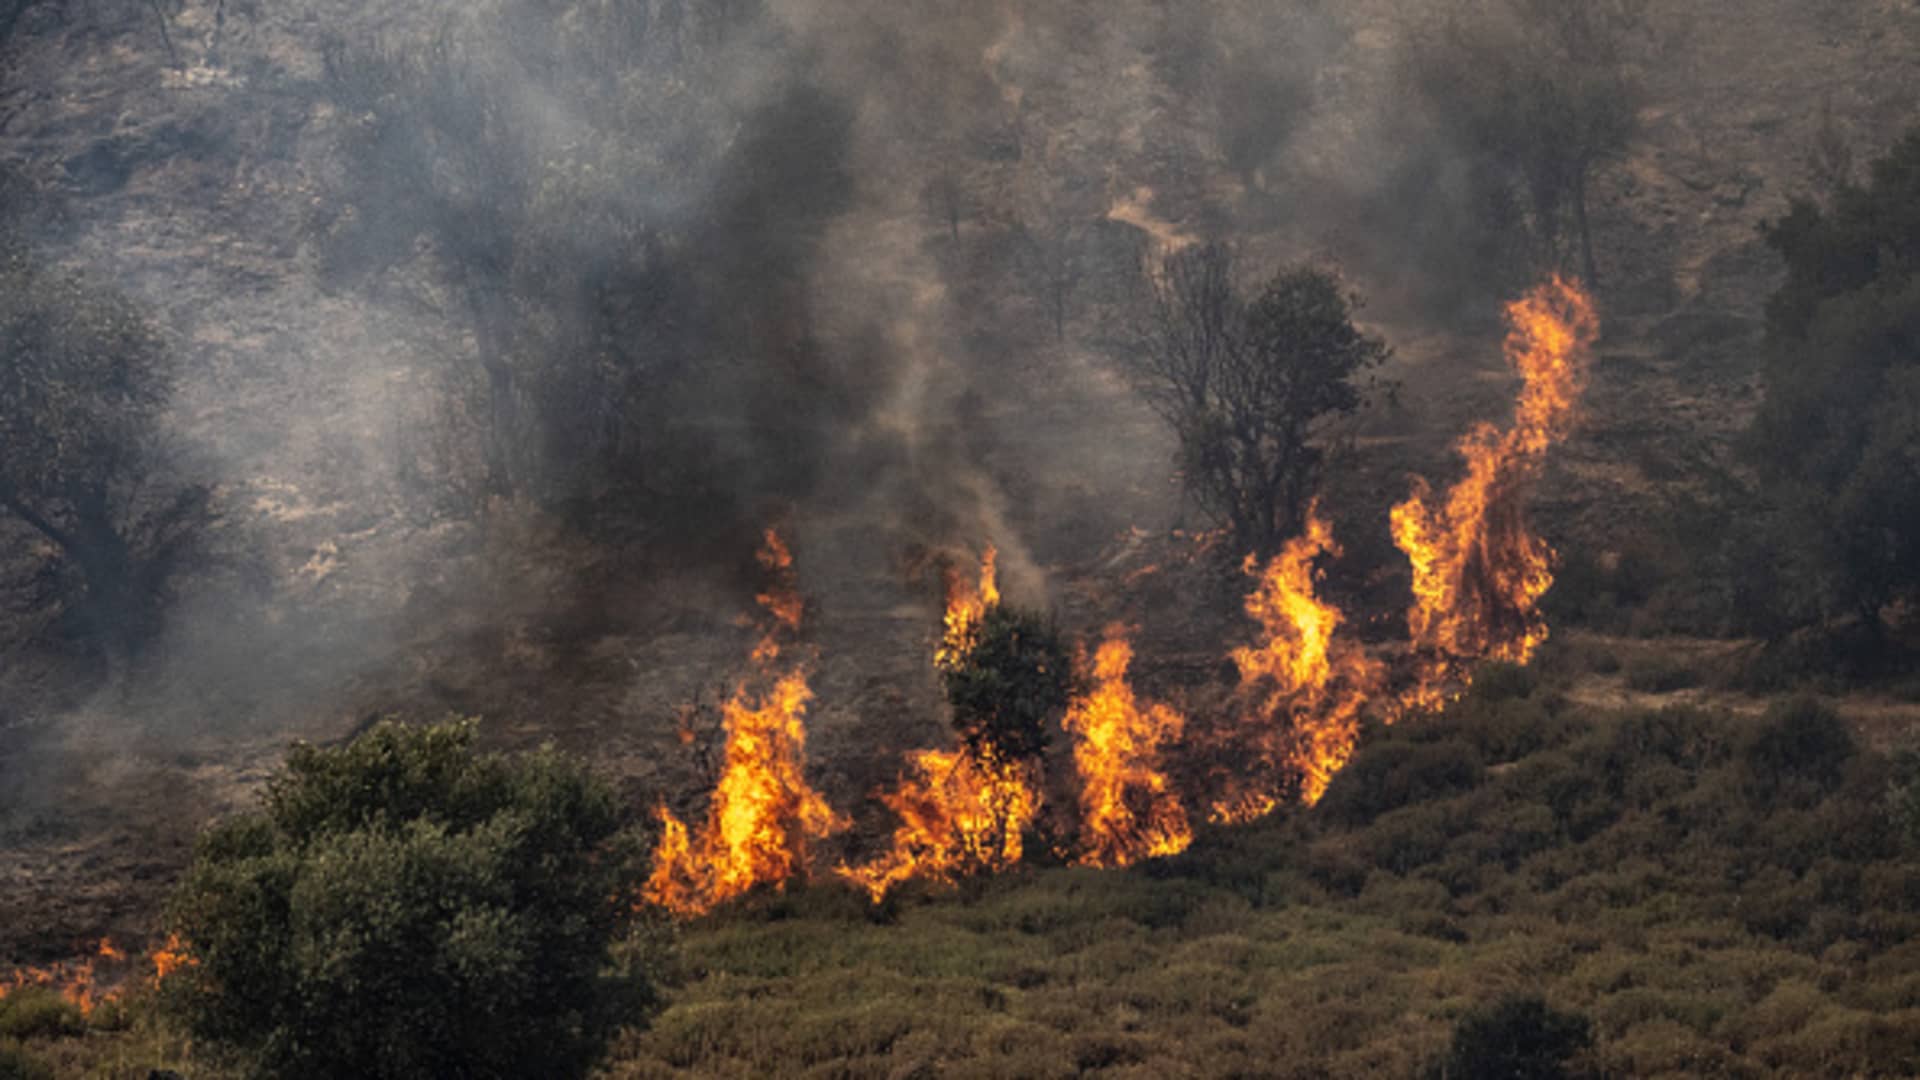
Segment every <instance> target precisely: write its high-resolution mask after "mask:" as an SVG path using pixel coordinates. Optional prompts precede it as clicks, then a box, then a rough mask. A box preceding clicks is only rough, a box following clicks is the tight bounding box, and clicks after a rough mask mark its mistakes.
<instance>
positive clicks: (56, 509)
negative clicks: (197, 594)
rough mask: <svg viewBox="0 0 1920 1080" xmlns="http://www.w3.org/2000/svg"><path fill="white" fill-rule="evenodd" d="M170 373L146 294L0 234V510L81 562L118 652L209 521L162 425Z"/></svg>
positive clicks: (82, 607) (97, 620)
mask: <svg viewBox="0 0 1920 1080" xmlns="http://www.w3.org/2000/svg"><path fill="white" fill-rule="evenodd" d="M173 381H174V369H173V357H172V353H171V351H170V350H169V348H168V346H167V344H166V341H165V339H164V337H163V336H162V334H161V332H160V330H159V328H158V327H156V326H155V325H154V323H153V322H152V320H151V319H149V318H148V317H147V315H146V313H145V312H144V311H143V310H142V309H141V308H140V307H139V306H138V305H136V304H135V303H134V302H133V301H131V300H129V299H127V298H126V297H124V296H122V295H120V294H118V293H116V292H114V291H113V290H112V289H110V288H107V287H106V286H104V285H101V284H99V283H97V282H94V281H92V280H90V279H88V278H87V277H86V276H84V275H81V274H78V273H74V272H69V271H65V270H58V269H51V268H48V267H46V266H43V265H41V264H40V263H38V262H37V261H36V260H35V259H34V258H33V257H32V256H31V255H30V254H29V253H28V252H27V251H26V250H25V248H24V246H22V245H21V244H19V243H17V242H13V241H9V240H7V239H5V238H0V445H4V446H5V447H6V452H5V454H4V455H0V513H4V514H5V515H7V516H10V517H12V518H14V519H15V520H17V521H20V522H23V523H25V524H26V525H27V526H29V527H31V528H32V529H33V530H34V531H35V532H37V533H39V534H40V535H41V536H42V537H44V538H45V539H46V540H47V541H49V542H50V543H51V544H52V546H53V549H54V550H55V551H56V552H57V553H58V557H59V559H61V560H62V561H64V562H65V563H66V564H68V565H71V566H73V567H75V568H77V569H78V571H79V578H80V582H81V584H82V588H83V598H82V600H81V602H80V604H79V605H78V608H77V611H78V612H79V614H80V615H81V617H82V618H81V622H82V625H83V627H84V629H85V630H86V631H87V633H88V636H89V637H91V638H92V640H94V641H95V642H97V643H99V644H100V645H101V646H103V647H104V648H105V649H106V650H107V651H108V653H109V655H113V656H124V655H125V654H126V653H127V652H130V651H131V650H133V649H134V648H135V647H137V646H138V645H139V644H140V643H141V642H142V641H143V640H145V638H146V636H147V635H148V633H149V632H150V631H151V630H152V629H153V627H154V625H155V621H156V620H157V618H158V614H159V608H160V602H161V600H162V599H163V596H164V592H165V588H166V585H167V584H168V582H169V579H170V578H171V577H172V576H173V574H174V573H175V571H176V570H178V569H179V568H180V567H181V565H182V564H183V561H184V560H185V559H186V558H187V556H188V555H189V554H191V552H192V551H193V550H194V545H195V541H196V540H198V539H199V538H200V537H201V536H202V535H203V533H204V529H205V527H206V526H207V525H208V524H209V523H210V522H211V520H212V512H211V509H210V500H209V491H208V489H207V488H206V487H205V486H203V485H199V484H194V483H188V482H185V481H183V480H181V479H180V478H179V476H178V473H177V470H176V469H175V468H174V457H173V454H172V453H171V446H170V444H169V441H168V440H167V438H166V437H165V431H164V427H163V424H162V417H163V413H164V411H165V409H166V407H167V404H168V401H169V399H170V397H171V395H172V391H173Z"/></svg>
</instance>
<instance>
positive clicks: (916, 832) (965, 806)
mask: <svg viewBox="0 0 1920 1080" xmlns="http://www.w3.org/2000/svg"><path fill="white" fill-rule="evenodd" d="M907 763H908V771H907V773H906V774H904V775H902V776H901V777H900V782H899V785H898V786H897V787H896V788H895V789H894V790H893V791H890V792H888V793H886V794H884V795H882V796H880V801H881V802H883V803H885V804H886V806H887V807H888V809H890V810H892V811H893V812H894V813H895V814H896V815H898V816H899V818H900V824H899V825H898V826H896V827H895V828H894V830H893V841H892V845H891V847H890V848H889V849H888V850H887V852H886V853H885V854H883V855H880V856H879V857H877V858H875V859H874V860H872V861H871V862H868V863H865V864H863V865H861V866H848V865H846V864H842V865H841V866H840V867H839V868H838V870H837V871H836V872H837V873H838V874H839V875H840V876H841V877H842V878H845V879H846V880H848V881H850V882H853V883H854V884H856V885H858V886H860V887H861V888H863V889H865V890H867V895H868V896H870V897H872V898H873V901H874V903H876V904H877V903H879V902H880V901H881V900H882V899H884V898H885V897H886V895H887V893H888V892H889V891H890V890H892V889H893V888H894V887H895V886H897V885H900V884H903V883H905V882H907V881H910V880H913V879H915V878H920V879H925V880H929V881H936V882H941V883H944V884H952V883H953V882H954V881H955V880H956V879H957V878H959V877H961V876H964V875H968V874H977V873H987V872H993V871H999V870H1005V869H1007V868H1009V867H1011V866H1014V865H1015V864H1017V863H1019V861H1020V859H1021V857H1022V856H1023V855H1024V854H1025V840H1024V834H1025V832H1026V830H1027V827H1028V826H1029V825H1031V824H1033V821H1034V818H1035V817H1036V816H1038V814H1039V812H1040V793H1039V787H1038V785H1037V784H1036V783H1035V782H1034V776H1033V768H1032V767H1031V766H1029V765H1027V764H1025V763H1022V762H1016V761H1000V760H998V759H995V758H993V757H991V756H987V755H975V754H972V753H969V752H968V751H967V750H965V749H959V750H920V751H916V752H915V753H913V754H911V755H909V756H908V758H907Z"/></svg>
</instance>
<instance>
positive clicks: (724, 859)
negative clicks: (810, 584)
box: [642, 530, 846, 916]
mask: <svg viewBox="0 0 1920 1080" xmlns="http://www.w3.org/2000/svg"><path fill="white" fill-rule="evenodd" d="M760 563H761V565H762V566H763V567H765V568H766V569H767V570H768V571H769V572H770V573H771V574H772V575H773V577H774V579H775V581H774V584H773V586H772V587H770V588H769V589H768V591H767V592H765V593H763V594H761V596H760V597H759V601H760V605H761V607H763V608H765V609H766V611H767V613H768V614H769V615H770V616H772V619H773V625H772V626H770V627H769V628H768V629H767V631H766V634H765V636H764V637H763V638H762V639H761V642H760V644H759V645H758V646H756V647H755V648H754V650H753V658H754V662H755V664H756V665H758V666H759V667H760V668H762V669H763V672H762V674H763V675H767V676H769V677H771V673H769V672H766V671H765V670H764V669H765V668H766V667H767V666H768V665H770V664H771V663H772V662H773V661H774V660H775V659H776V658H778V656H779V655H780V645H779V638H778V633H779V631H780V630H781V629H783V628H784V629H786V630H793V629H796V628H797V627H798V625H799V621H800V615H801V612H802V610H803V607H802V603H801V600H800V597H799V595H798V593H797V592H796V591H795V590H794V588H793V582H792V566H793V556H792V554H791V553H790V552H789V551H788V550H787V547H786V545H785V544H784V543H782V542H781V540H780V537H779V535H778V534H777V533H775V532H773V531H772V530H768V532H767V535H766V543H765V545H764V546H763V547H762V549H761V552H760ZM812 698H813V691H812V690H811V689H809V688H808V686H807V678H806V674H805V673H804V672H803V671H801V670H799V669H795V670H792V671H789V672H787V673H785V674H782V675H779V676H778V677H777V678H774V683H773V688H772V689H771V690H770V691H768V692H767V693H766V694H765V695H764V696H762V697H759V698H757V699H756V698H755V697H754V696H753V695H752V694H751V692H750V691H749V689H748V686H747V685H746V683H744V682H743V683H742V684H741V685H740V686H739V687H737V688H736V689H735V690H734V693H733V696H732V698H730V699H729V700H728V701H727V703H726V705H725V706H724V707H723V708H722V719H723V722H724V726H725V730H726V733H727V743H726V753H725V761H724V765H723V767H722V770H721V773H720V779H719V782H718V783H717V784H716V785H715V786H714V790H713V795H712V797H711V798H710V799H709V800H708V803H707V818H706V821H705V823H704V825H703V827H702V828H701V830H700V832H699V834H698V835H697V836H694V835H692V834H691V833H690V832H689V830H688V829H687V826H686V824H685V823H684V822H682V821H681V820H680V819H679V818H678V817H677V816H675V815H674V813H673V811H672V810H670V809H668V808H667V807H666V806H665V805H662V806H660V807H659V808H657V809H656V811H655V814H656V815H657V816H658V818H659V819H660V824H661V839H660V843H659V845H658V847H656V848H655V849H654V855H653V873H652V874H651V875H650V876H649V878H648V879H647V884H646V886H645V888H644V889H643V891H642V895H643V896H644V897H645V898H646V899H647V900H648V901H650V902H652V903H654V904H658V905H659V906H661V907H664V908H666V909H667V910H669V911H671V912H673V913H674V914H676V915H682V916H691V915H699V914H704V913H705V912H708V911H711V910H713V909H714V908H715V907H716V906H718V905H719V904H722V903H724V902H726V901H728V900H731V899H733V898H734V897H737V896H740V895H742V894H744V893H746V892H747V891H748V890H750V889H752V888H754V887H755V886H757V885H763V884H768V885H774V886H777V887H784V886H785V884H786V882H787V880H788V879H789V878H791V877H793V876H794V875H795V874H797V873H802V872H804V871H805V870H806V867H807V860H808V854H809V852H810V850H811V848H812V845H813V844H815V843H817V842H818V841H820V840H823V839H825V838H826V837H828V836H831V835H833V834H834V833H835V832H837V831H839V830H840V829H842V828H845V826H846V823H845V821H844V820H843V819H842V818H841V817H840V815H838V814H836V813H835V812H834V811H833V808H832V807H831V806H829V805H828V804H827V800H826V799H825V798H824V797H823V796H822V795H821V794H820V793H819V792H817V791H815V790H814V789H813V787H812V786H811V785H809V784H808V783H807V779H806V776H805V762H806V742H807V731H806V725H805V722H804V721H805V717H806V709H807V703H808V702H809V701H811V700H812Z"/></svg>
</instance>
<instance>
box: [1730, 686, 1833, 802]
mask: <svg viewBox="0 0 1920 1080" xmlns="http://www.w3.org/2000/svg"><path fill="white" fill-rule="evenodd" d="M1854 753H1855V746H1854V741H1853V732H1852V731H1850V730H1849V729H1848V728H1847V724H1846V721H1844V720H1842V719H1841V718H1840V715H1839V714H1838V713H1836V712H1834V711H1833V710H1832V709H1831V708H1829V707H1827V706H1826V705H1823V704H1821V703H1820V702H1818V701H1816V700H1814V699H1812V698H1797V699H1795V700H1793V701H1789V702H1783V703H1781V704H1778V705H1775V706H1773V707H1772V708H1770V709H1768V710H1767V713H1766V715H1765V716H1764V717H1762V718H1761V720H1760V724H1759V726H1758V727H1756V728H1755V729H1754V730H1753V732H1752V733H1751V735H1749V736H1748V738H1747V739H1746V741H1745V742H1744V744H1743V745H1742V746H1741V748H1740V764H1741V767H1742V770H1743V772H1744V774H1745V775H1744V777H1743V779H1744V780H1745V782H1746V787H1747V793H1748V794H1749V795H1750V796H1751V797H1753V798H1756V799H1761V800H1773V799H1776V798H1778V797H1782V796H1784V797H1794V796H1799V797H1802V798H1805V797H1807V796H1812V797H1818V796H1819V795H1821V794H1825V793H1827V792H1831V791H1832V790H1834V789H1835V788H1837V787H1839V786H1840V781H1841V779H1842V778H1843V776H1844V775H1845V772H1846V767H1847V763H1848V761H1850V760H1851V759H1852V758H1853V756H1854Z"/></svg>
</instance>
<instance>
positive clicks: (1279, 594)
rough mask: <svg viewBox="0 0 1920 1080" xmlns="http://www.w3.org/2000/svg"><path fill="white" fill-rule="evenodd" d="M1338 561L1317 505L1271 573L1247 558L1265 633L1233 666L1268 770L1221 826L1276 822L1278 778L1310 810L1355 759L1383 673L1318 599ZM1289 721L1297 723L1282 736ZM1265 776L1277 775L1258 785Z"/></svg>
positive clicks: (1226, 812)
mask: <svg viewBox="0 0 1920 1080" xmlns="http://www.w3.org/2000/svg"><path fill="white" fill-rule="evenodd" d="M1339 554H1340V548H1339V545H1338V544H1336V543H1335V542H1334V538H1333V527H1332V526H1331V525H1329V524H1328V523H1327V520H1326V519H1325V518H1323V517H1321V515H1320V509H1319V506H1318V504H1315V505H1312V506H1309V507H1308V508H1307V520H1306V523H1305V528H1304V531H1302V532H1301V534H1300V535H1299V536H1297V537H1294V538H1293V539H1292V540H1290V541H1288V542H1287V545H1286V547H1284V548H1282V549H1281V551H1280V554H1278V555H1276V556H1274V558H1273V559H1272V560H1271V561H1270V562H1268V564H1267V565H1266V567H1265V568H1261V567H1260V566H1259V565H1258V563H1257V562H1256V561H1255V560H1254V558H1253V557H1252V556H1248V557H1247V561H1246V564H1245V566H1244V569H1245V571H1246V573H1247V574H1248V576H1250V577H1253V578H1254V579H1255V580H1256V582H1257V584H1256V585H1255V587H1254V590H1253V592H1251V593H1250V594H1248V596H1247V600H1246V609H1247V614H1248V615H1249V616H1251V617H1252V618H1253V620H1254V621H1255V622H1257V623H1259V624H1260V628H1261V631H1262V634H1263V640H1262V641H1261V642H1260V643H1259V644H1256V645H1249V646H1245V647H1243V648H1239V649H1235V650H1234V652H1233V662H1234V666H1236V667H1237V668H1239V670H1240V688H1241V693H1242V696H1243V697H1244V698H1248V699H1251V700H1250V707H1251V708H1252V710H1253V718H1252V719H1251V721H1250V722H1249V724H1248V728H1249V730H1248V731H1247V732H1245V734H1246V735H1247V736H1248V738H1249V739H1250V741H1251V742H1252V743H1253V745H1252V747H1251V748H1250V749H1252V750H1253V751H1254V756H1255V758H1256V760H1258V761H1259V762H1261V763H1262V764H1263V765H1265V766H1267V768H1266V769H1264V770H1255V771H1254V774H1252V775H1249V774H1245V773H1243V774H1242V775H1241V776H1239V777H1237V778H1236V781H1235V783H1233V784H1232V785H1231V786H1230V790H1229V793H1228V795H1227V796H1225V797H1224V798H1222V799H1221V800H1219V801H1217V802H1216V803H1215V804H1214V806H1213V812H1212V814H1211V817H1212V819H1213V820H1214V821H1216V822H1223V823H1238V822H1245V821H1251V820H1253V819H1255V818H1258V817H1262V816H1264V815H1266V814H1267V813H1270V812H1271V811H1272V810H1273V809H1274V808H1275V807H1276V806H1278V805H1279V801H1280V800H1279V797H1278V795H1277V794H1276V793H1275V791H1274V790H1273V787H1274V781H1275V780H1277V779H1278V777H1277V776H1274V775H1272V774H1273V773H1288V774H1292V775H1294V776H1297V777H1298V778H1299V783H1300V797H1301V799H1302V800H1303V801H1304V802H1306V803H1307V804H1308V805H1309V806H1311V805H1313V804H1314V803H1317V802H1319V801H1320V797H1321V796H1322V795H1323V794H1325V793H1326V790H1327V784H1328V783H1329V782H1330V781H1332V779H1333V777H1334V774H1335V773H1338V772H1339V771H1340V770H1341V769H1342V768H1344V767H1345V766H1346V764H1347V761H1348V759H1350V758H1351V757H1352V756H1353V749H1354V744H1355V743H1356V742H1357V741H1358V740H1359V736H1360V714H1361V711H1362V709H1363V708H1364V707H1365V706H1366V704H1367V702H1368V701H1369V700H1371V699H1372V697H1373V696H1374V694H1375V693H1376V692H1377V690H1378V687H1379V685H1380V683H1381V680H1382V675H1383V670H1382V668H1381V665H1380V663H1379V662H1378V661H1377V660H1375V659H1373V658H1372V657H1370V656H1368V655H1367V653H1366V652H1365V650H1364V649H1363V648H1362V647H1361V646H1360V643H1359V642H1357V641H1355V640H1353V639H1351V638H1348V637H1342V636H1340V635H1339V634H1338V631H1339V629H1340V626H1341V624H1342V623H1343V622H1344V621H1345V616H1344V615H1343V614H1342V613H1341V611H1340V609H1339V608H1337V607H1335V606H1333V605H1332V604H1330V603H1327V602H1326V601H1324V600H1322V599H1320V598H1319V596H1318V595H1317V590H1316V589H1315V576H1316V575H1315V570H1314V564H1315V562H1316V561H1317V560H1318V559H1319V558H1321V557H1322V556H1334V557H1338V556H1339ZM1282 717H1287V718H1289V719H1290V720H1291V723H1289V724H1287V725H1285V726H1284V727H1283V726H1282V724H1281V723H1280V720H1281V718H1282ZM1274 766H1278V768H1274ZM1262 771H1265V772H1267V773H1268V774H1269V775H1267V776H1265V777H1261V776H1259V775H1257V774H1258V773H1259V772H1262ZM1263 780H1264V781H1265V786H1262V783H1261V782H1262V781H1263Z"/></svg>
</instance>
